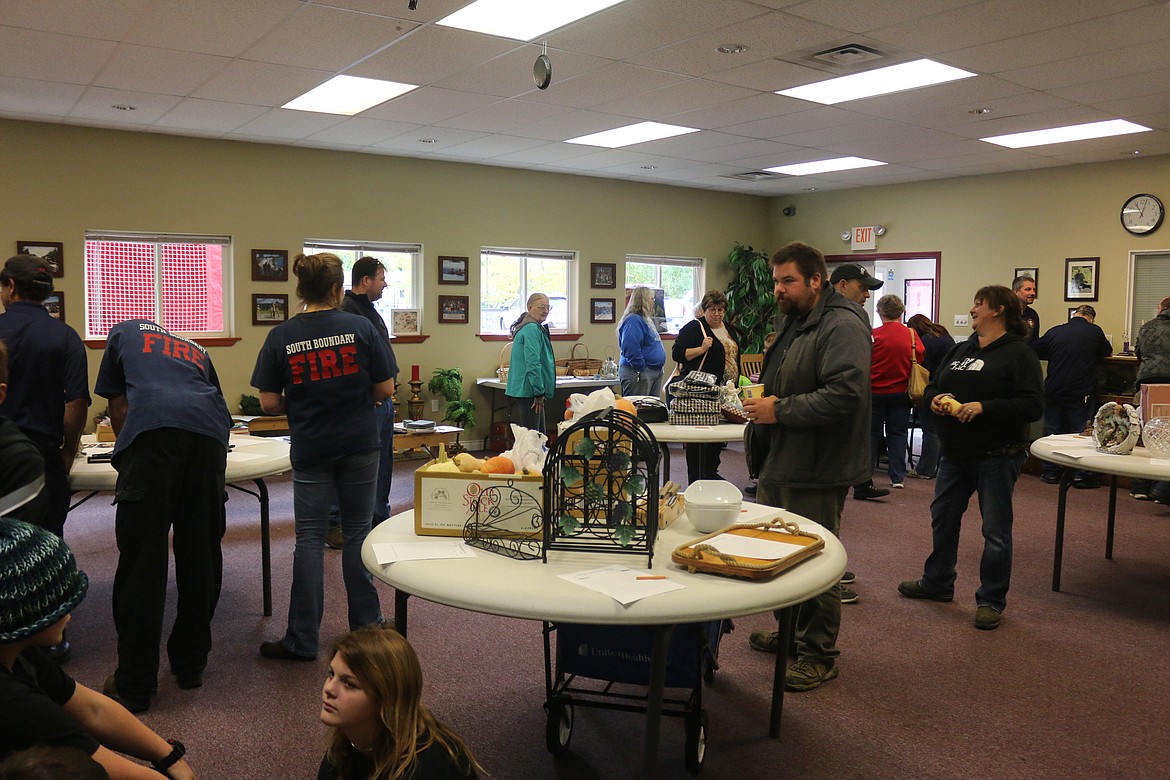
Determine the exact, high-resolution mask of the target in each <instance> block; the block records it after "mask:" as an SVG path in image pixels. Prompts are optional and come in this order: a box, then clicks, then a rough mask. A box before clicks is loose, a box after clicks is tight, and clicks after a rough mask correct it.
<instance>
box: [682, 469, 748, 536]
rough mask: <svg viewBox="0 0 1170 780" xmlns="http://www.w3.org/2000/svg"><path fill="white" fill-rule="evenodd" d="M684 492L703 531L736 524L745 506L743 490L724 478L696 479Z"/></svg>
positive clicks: (694, 521) (688, 508) (690, 511)
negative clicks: (741, 509) (740, 490)
mask: <svg viewBox="0 0 1170 780" xmlns="http://www.w3.org/2000/svg"><path fill="white" fill-rule="evenodd" d="M683 496H684V498H685V499H686V513H687V517H688V518H689V519H690V521H691V525H693V526H694V527H695V530H697V531H701V532H703V533H712V532H714V531H718V530H719V529H721V528H726V527H727V526H729V525H734V524H735V521H736V520H738V519H739V510H740V508H741V507H742V506H743V494H742V493H740V492H739V488H737V487H736V486H735V485H733V484H731V483H730V482H726V481H724V480H722V479H700V480H698V481H697V482H693V483H691V485H690V487H688V488H687V490H686V492H685V493H684V494H683Z"/></svg>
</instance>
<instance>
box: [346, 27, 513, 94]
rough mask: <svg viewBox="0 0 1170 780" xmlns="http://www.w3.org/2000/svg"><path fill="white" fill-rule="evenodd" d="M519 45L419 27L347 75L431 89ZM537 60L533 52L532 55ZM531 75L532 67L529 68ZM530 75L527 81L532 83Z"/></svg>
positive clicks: (454, 31)
mask: <svg viewBox="0 0 1170 780" xmlns="http://www.w3.org/2000/svg"><path fill="white" fill-rule="evenodd" d="M519 45H520V44H518V43H517V42H516V41H511V40H508V39H506V38H493V37H492V36H490V35H479V34H477V33H471V32H467V31H466V30H456V29H453V28H450V27H435V26H428V27H420V28H418V29H417V30H415V31H414V32H413V33H412V34H410V35H407V36H404V37H401V38H399V39H397V40H396V41H394V44H393V45H392V46H390V47H388V48H386V49H383V50H382V51H380V52H378V53H377V54H374V55H373V56H371V57H369V58H368V59H366V60H364V61H363V62H361V63H359V64H357V65H354V66H353V67H352V68H350V69H349V70H348V71H347V73H349V74H350V75H351V76H364V77H366V78H373V79H386V80H388V81H398V82H402V83H405V84H420V85H423V86H430V85H435V84H438V82H440V81H443V80H444V79H446V78H447V77H449V76H451V75H452V74H455V73H459V72H460V71H463V70H466V69H468V68H475V67H478V66H479V65H480V64H481V63H483V62H485V61H488V60H491V59H493V58H495V57H499V56H500V55H502V54H506V53H507V52H510V51H512V50H513V49H515V48H517V47H518V46H519ZM532 56H533V57H534V58H535V57H536V53H535V52H534V53H533V55H532ZM528 72H529V74H531V72H532V70H531V65H529V71H528ZM531 78H532V77H531V75H529V82H530V83H531Z"/></svg>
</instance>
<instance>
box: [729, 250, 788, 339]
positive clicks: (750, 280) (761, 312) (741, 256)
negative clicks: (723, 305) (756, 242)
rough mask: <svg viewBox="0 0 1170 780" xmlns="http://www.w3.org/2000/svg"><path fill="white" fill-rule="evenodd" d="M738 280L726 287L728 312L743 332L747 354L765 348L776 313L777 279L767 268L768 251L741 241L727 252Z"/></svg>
mask: <svg viewBox="0 0 1170 780" xmlns="http://www.w3.org/2000/svg"><path fill="white" fill-rule="evenodd" d="M727 262H728V263H729V264H730V265H731V269H732V270H733V271H734V272H735V280H734V281H733V282H732V283H731V284H730V285H729V286H728V290H727V316H728V319H730V320H731V321H732V322H733V323H735V327H737V328H739V330H740V333H742V334H743V341H742V343H741V344H740V348H741V352H742V353H743V354H745V355H753V354H758V353H761V352H763V351H764V337H765V336H767V335H768V332H769V331H770V330H772V320H773V318H774V317H775V316H776V296H775V292H774V290H775V283H774V282H773V281H772V272H771V270H770V269H769V268H768V254H767V253H766V252H764V251H761V250H758V249H754V248H752V247H750V246H744V245H743V244H740V243H739V242H738V241H737V242H736V244H735V247H734V248H733V249H732V250H731V251H730V252H729V253H728V254H727Z"/></svg>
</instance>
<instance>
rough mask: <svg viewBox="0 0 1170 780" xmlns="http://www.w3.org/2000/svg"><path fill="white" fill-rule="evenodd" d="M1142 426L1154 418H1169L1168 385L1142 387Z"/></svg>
mask: <svg viewBox="0 0 1170 780" xmlns="http://www.w3.org/2000/svg"><path fill="white" fill-rule="evenodd" d="M1141 398H1142V403H1141V407H1142V408H1141V416H1142V425H1145V424H1146V423H1147V422H1149V421H1150V420H1152V419H1154V418H1155V417H1170V385H1142V393H1141Z"/></svg>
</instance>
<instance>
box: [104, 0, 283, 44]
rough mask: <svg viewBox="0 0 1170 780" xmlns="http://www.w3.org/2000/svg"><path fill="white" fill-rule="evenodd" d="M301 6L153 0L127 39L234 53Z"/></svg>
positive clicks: (267, 0)
mask: <svg viewBox="0 0 1170 780" xmlns="http://www.w3.org/2000/svg"><path fill="white" fill-rule="evenodd" d="M302 7H303V4H302V3H300V2H297V0H198V2H191V0H155V2H153V3H152V4H151V5H150V7H149V9H148V10H147V11H146V13H144V14H143V15H142V16H141V17H140V18H139V20H138V22H137V23H136V24H135V25H134V28H133V29H132V30H131V31H130V32H129V33H128V34H127V35H126V37H125V38H124V39H123V40H125V41H126V42H128V43H138V44H142V45H143V46H161V47H163V48H169V49H178V50H180V51H195V52H201V53H203V54H219V55H223V56H226V57H236V56H239V55H240V54H241V53H242V52H243V51H244V50H245V49H247V48H248V47H249V46H251V45H252V44H254V43H255V42H256V41H258V40H259V39H260V38H261V37H263V36H264V35H266V34H267V33H269V32H271V31H272V30H274V29H275V28H276V27H277V26H279V25H280V23H281V22H283V21H284V20H285V19H287V18H288V17H289V16H291V15H292V14H294V13H296V12H297V11H298V10H300V9H301V8H302ZM229 20H230V21H229Z"/></svg>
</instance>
